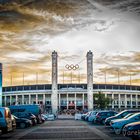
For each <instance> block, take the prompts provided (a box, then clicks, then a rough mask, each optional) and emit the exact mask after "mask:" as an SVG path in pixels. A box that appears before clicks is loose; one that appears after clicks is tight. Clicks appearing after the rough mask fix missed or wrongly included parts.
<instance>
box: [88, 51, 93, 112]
mask: <svg viewBox="0 0 140 140" xmlns="http://www.w3.org/2000/svg"><path fill="white" fill-rule="evenodd" d="M87 101H88V110H89V111H91V110H93V54H92V52H91V51H89V52H87Z"/></svg>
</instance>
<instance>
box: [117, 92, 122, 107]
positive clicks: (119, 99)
mask: <svg viewBox="0 0 140 140" xmlns="http://www.w3.org/2000/svg"><path fill="white" fill-rule="evenodd" d="M118 103H119V104H118V108H121V98H120V94H118Z"/></svg>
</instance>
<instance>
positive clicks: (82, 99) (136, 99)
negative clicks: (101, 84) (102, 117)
mask: <svg viewBox="0 0 140 140" xmlns="http://www.w3.org/2000/svg"><path fill="white" fill-rule="evenodd" d="M31 95H35V101H36V103H38V101H39V100H38V95H40V94H28V102H29V104H31ZM45 95H46V94H42V96H43V98H42V101H43V104H45V101H46V96H45ZM61 95H64V94H60V93H59V94H58V107H59V108H60V107H61ZM77 95H79V94H74V102H75V109H76V106H77V105H76V101H77ZM81 95H82V96H81V101H82V104H83V109H84V103H85V93H82V94H81ZM114 95H116V94H112V95H111V98H112V100H114ZM127 95H128V94H124V100H123V101H124V107H125V108H127V106H128V105H127V101H128V100H127ZM129 95H130V100H129V101H130V107H131V108H132V107H133V101H135V102H136V104H135V106H136V107H138V101H140V100H138V94H133V95H135V100H134V98H133V97H132V96H133V95H132V94H129ZM12 96H13V95H9V97H10V100H9V101H10V104H11V102H12ZM14 96H15V103H17V102H18V96H21V97H22V98H21V103H22V104H24V102H25V96H27V95H26V94H25V95H24V94H22V95H14ZM68 96H69V94H68V93H67V94H66V101H67V109H68V106H69V97H68ZM105 96H106V97H107V94H105ZM50 99H51V97H50ZM117 99H118V104H117V105H118V108H121V101H122V100H121V94H118V98H117ZM6 103H7V96H4V104H5V106H6ZM114 106H115V104H114V102H112V108H114Z"/></svg>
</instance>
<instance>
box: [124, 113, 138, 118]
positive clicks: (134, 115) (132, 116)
mask: <svg viewBox="0 0 140 140" xmlns="http://www.w3.org/2000/svg"><path fill="white" fill-rule="evenodd" d="M137 115H140V113H136V114H133V115H131V116H129V117H128V118H127V119H132V118H134V117H136V116H137Z"/></svg>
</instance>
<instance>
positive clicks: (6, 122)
mask: <svg viewBox="0 0 140 140" xmlns="http://www.w3.org/2000/svg"><path fill="white" fill-rule="evenodd" d="M0 126H1V128H0V129H1V131H2V133H6V132H10V131H13V129H14V128H13V125H12V116H11V111H10V109H9V108H7V107H0Z"/></svg>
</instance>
